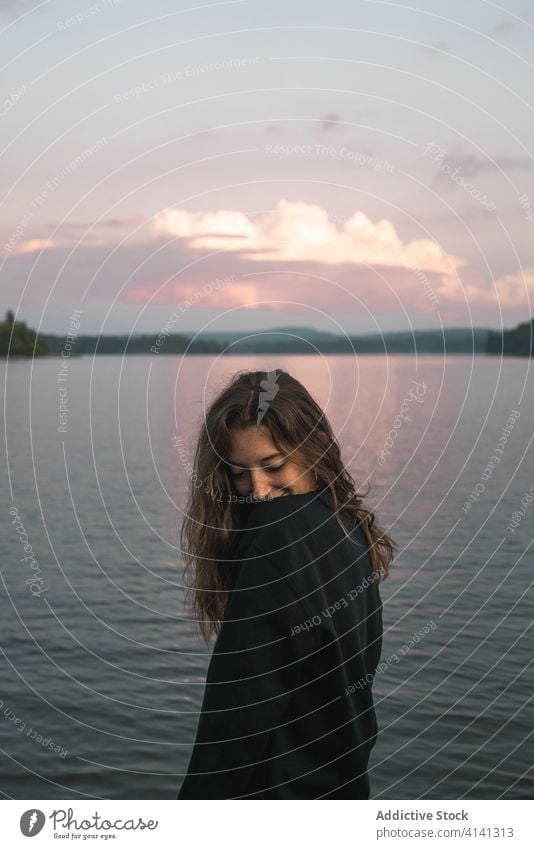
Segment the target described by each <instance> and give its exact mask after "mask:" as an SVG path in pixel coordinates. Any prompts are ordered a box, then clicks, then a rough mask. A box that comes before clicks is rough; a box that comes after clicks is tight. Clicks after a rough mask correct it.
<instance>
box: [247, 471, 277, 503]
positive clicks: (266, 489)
mask: <svg viewBox="0 0 534 849" xmlns="http://www.w3.org/2000/svg"><path fill="white" fill-rule="evenodd" d="M250 487H251V492H252V497H253V498H265V497H266V496H267V495H269V493H270V491H271V489H272V486H271V482H270V480H269V476H268V475H266V474H265V472H262V471H261V469H252V470H251V472H250Z"/></svg>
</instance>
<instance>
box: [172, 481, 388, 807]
mask: <svg viewBox="0 0 534 849" xmlns="http://www.w3.org/2000/svg"><path fill="white" fill-rule="evenodd" d="M343 515H345V514H343ZM348 527H349V528H350V527H352V525H351V524H350V520H349V525H348ZM351 535H352V538H353V539H354V540H355V542H356V544H354V543H352V542H351V541H350V540H348V539H346V537H344V535H343V531H342V530H341V528H340V527H339V525H338V523H337V520H336V514H335V511H334V510H333V507H332V503H331V500H330V496H329V494H327V493H324V492H322V491H314V492H309V493H304V494H300V495H288V496H282V497H280V498H275V499H273V500H271V501H261V502H258V503H254V504H252V505H250V508H249V509H248V511H247V515H246V519H245V521H244V523H243V528H242V530H241V531H240V534H239V542H238V545H237V547H236V549H235V552H234V557H233V562H232V568H233V578H232V581H233V583H232V587H231V592H230V594H229V600H228V604H227V606H226V609H225V613H224V617H223V620H222V624H221V631H220V633H219V636H218V637H217V640H216V643H215V646H214V649H213V655H212V657H211V661H210V664H209V668H208V673H207V680H206V688H205V692H204V699H203V702H202V708H201V713H200V718H199V724H198V729H197V736H196V740H195V745H194V748H193V752H192V755H191V759H190V762H189V767H188V772H187V774H186V776H185V779H184V781H183V784H182V787H181V789H180V792H179V794H178V797H177V798H178V799H242V798H245V799H260V798H261V799H322V798H326V799H367V798H369V795H370V786H369V778H368V774H367V765H368V760H369V754H370V751H371V748H372V746H373V745H374V743H375V741H376V736H377V723H376V718H375V711H374V707H373V697H372V693H371V686H370V685H371V683H372V679H373V676H374V674H375V671H376V667H377V665H378V661H379V658H380V651H381V645H382V603H381V600H380V593H379V590H378V581H377V580H376V578H377V575H376V574H375V573H373V571H372V567H371V563H370V559H369V554H368V549H367V544H366V541H365V537H364V535H363V532H362V531H361V529H360V528H358V527H356V528H352V531H351Z"/></svg>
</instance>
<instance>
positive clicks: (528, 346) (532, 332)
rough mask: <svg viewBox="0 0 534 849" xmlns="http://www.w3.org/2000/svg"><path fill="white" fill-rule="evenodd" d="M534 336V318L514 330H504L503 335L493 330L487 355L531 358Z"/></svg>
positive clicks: (489, 336) (489, 337) (490, 334)
mask: <svg viewBox="0 0 534 849" xmlns="http://www.w3.org/2000/svg"><path fill="white" fill-rule="evenodd" d="M533 336H534V318H532V319H531V320H530V321H525V322H524V323H523V324H518V325H517V327H516V328H515V329H514V330H503V332H502V333H497V332H496V331H493V330H492V331H490V333H489V335H488V344H487V353H488V354H506V355H508V356H515V357H531V356H532V351H533V349H534V345H533V344H532V340H533Z"/></svg>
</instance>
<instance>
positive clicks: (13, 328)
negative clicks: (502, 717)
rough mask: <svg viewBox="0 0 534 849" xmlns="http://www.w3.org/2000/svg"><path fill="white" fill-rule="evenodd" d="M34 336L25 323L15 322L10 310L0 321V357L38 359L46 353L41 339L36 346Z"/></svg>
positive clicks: (46, 350)
mask: <svg viewBox="0 0 534 849" xmlns="http://www.w3.org/2000/svg"><path fill="white" fill-rule="evenodd" d="M35 340H36V334H35V332H34V331H33V330H30V328H29V327H27V325H26V322H25V321H15V316H14V314H13V313H12V311H11V310H8V311H7V312H6V317H5V319H4V321H0V357H7V355H8V353H9V356H10V357H40V356H43V354H47V353H48V349H47V347H46V344H45V343H44V342H43V340H42V339H39V341H38V342H37V344H36V341H35Z"/></svg>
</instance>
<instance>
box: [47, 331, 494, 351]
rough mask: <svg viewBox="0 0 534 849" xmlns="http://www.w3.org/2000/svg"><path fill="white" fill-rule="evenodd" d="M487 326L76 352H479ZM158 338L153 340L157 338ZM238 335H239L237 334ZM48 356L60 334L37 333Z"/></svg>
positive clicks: (80, 341)
mask: <svg viewBox="0 0 534 849" xmlns="http://www.w3.org/2000/svg"><path fill="white" fill-rule="evenodd" d="M488 333H489V331H488V329H487V328H473V329H471V328H465V327H451V328H446V329H445V330H444V331H443V333H441V332H440V331H438V330H415V331H413V333H410V332H409V331H398V332H393V333H384V335H383V336H380V335H379V334H366V335H360V336H350V337H345V336H341V335H336V334H334V333H326V332H323V331H318V330H315V329H313V328H309V327H292V328H287V327H285V328H271V329H269V330H264V331H251V332H250V333H247V332H246V331H229V332H226V333H224V332H223V333H220V332H219V333H202V334H199V335H198V336H195V338H194V341H191V338H192V337H189V336H186V335H178V334H173V335H169V336H165V337H162V336H161V335H160V334H158V333H153V334H137V335H135V336H100V337H98V336H78V337H77V338H76V345H75V349H73V351H72V353H73V354H74V353H76V354H93V355H94V354H158V355H159V354H175V355H176V354H184V353H187V354H215V353H217V354H228V355H233V354H235V355H237V354H250V355H253V354H315V353H321V354H353V353H356V354H384V353H389V354H414V353H417V354H443V353H447V354H473V353H475V354H483V353H486V344H487V337H488ZM158 336H159V340H158ZM243 337H244V338H243ZM40 339H42V341H43V343H44V344H45V345H46V346H47V348H48V350H49V351H50V353H51V354H57V353H59V352H60V351H61V348H62V347H63V344H64V338H63V337H61V336H53V335H42V336H41V337H40Z"/></svg>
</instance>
